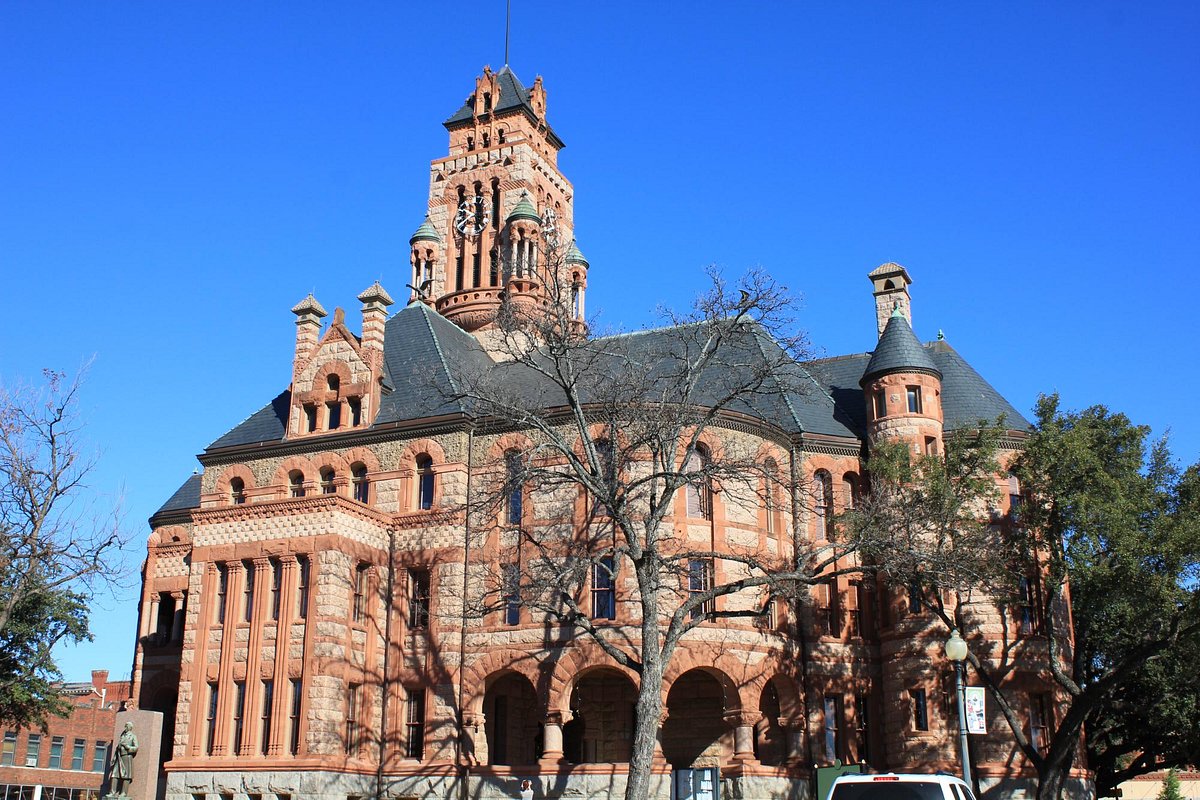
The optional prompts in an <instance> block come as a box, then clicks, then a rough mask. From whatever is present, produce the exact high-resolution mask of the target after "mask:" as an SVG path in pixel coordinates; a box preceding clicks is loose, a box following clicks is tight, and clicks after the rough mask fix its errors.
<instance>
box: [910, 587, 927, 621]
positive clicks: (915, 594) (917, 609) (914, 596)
mask: <svg viewBox="0 0 1200 800" xmlns="http://www.w3.org/2000/svg"><path fill="white" fill-rule="evenodd" d="M922 594H923V592H922V591H921V582H920V581H918V580H916V579H915V578H914V579H913V580H911V581H909V582H908V613H909V614H920V613H921V610H922V609H923V608H924V607H925V603H924V598H923V597H922Z"/></svg>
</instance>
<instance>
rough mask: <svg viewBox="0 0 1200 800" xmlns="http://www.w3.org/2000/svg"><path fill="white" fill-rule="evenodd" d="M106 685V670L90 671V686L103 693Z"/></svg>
mask: <svg viewBox="0 0 1200 800" xmlns="http://www.w3.org/2000/svg"><path fill="white" fill-rule="evenodd" d="M107 685H108V670H106V669H94V670H92V686H94V687H95V688H96V691H98V692H103V691H104V687H105V686H107Z"/></svg>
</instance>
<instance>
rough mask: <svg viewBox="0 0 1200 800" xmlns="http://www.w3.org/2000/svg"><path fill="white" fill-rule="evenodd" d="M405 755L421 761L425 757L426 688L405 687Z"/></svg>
mask: <svg viewBox="0 0 1200 800" xmlns="http://www.w3.org/2000/svg"><path fill="white" fill-rule="evenodd" d="M404 757H405V758H412V759H416V760H417V761H420V760H421V759H422V758H424V757H425V690H424V689H420V688H408V689H405V698H404Z"/></svg>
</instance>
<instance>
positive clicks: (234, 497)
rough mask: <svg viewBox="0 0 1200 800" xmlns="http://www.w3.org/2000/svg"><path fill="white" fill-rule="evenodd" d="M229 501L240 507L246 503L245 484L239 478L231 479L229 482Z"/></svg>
mask: <svg viewBox="0 0 1200 800" xmlns="http://www.w3.org/2000/svg"><path fill="white" fill-rule="evenodd" d="M229 495H230V496H229V500H230V502H232V503H233V504H234V505H235V506H240V505H241V504H242V503H244V502H246V482H245V481H244V480H242V479H241V478H231V479H230V480H229Z"/></svg>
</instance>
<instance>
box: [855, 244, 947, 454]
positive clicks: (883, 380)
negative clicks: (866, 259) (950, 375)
mask: <svg viewBox="0 0 1200 800" xmlns="http://www.w3.org/2000/svg"><path fill="white" fill-rule="evenodd" d="M885 266H886V265H885ZM900 269H901V270H903V268H902V267H901V268H900ZM905 278H907V274H905ZM905 286H907V283H906V284H905ZM876 296H877V297H878V294H876ZM859 385H860V386H862V388H863V398H864V399H865V401H866V404H867V420H868V433H869V434H870V438H871V439H872V440H873V441H874V440H877V439H879V438H884V437H886V438H901V439H905V440H907V441H909V442H911V444H912V448H913V451H914V452H917V453H929V454H932V453H940V452H941V450H942V373H941V371H940V370H939V369H938V368H937V366H936V365H935V364H934V362H933V357H932V356H931V355H930V354H929V351H928V350H927V349H926V348H925V346H924V345H922V344H921V341H920V340H919V339H918V338H917V335H916V334H915V333H913V329H912V325H911V324H910V323H909V320H908V317H907V316H906V315H905V313H904V310H903V309H902V308H901V306H900V302H899V301H894V305H893V307H892V312H891V314H889V315H888V319H887V324H886V325H884V327H883V332H882V334H881V335H880V336H879V341H878V343H877V344H876V345H875V351H874V352H873V353H871V359H870V360H869V361H868V362H867V367H866V369H865V370H863V376H862V379H861V380H860V381H859Z"/></svg>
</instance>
